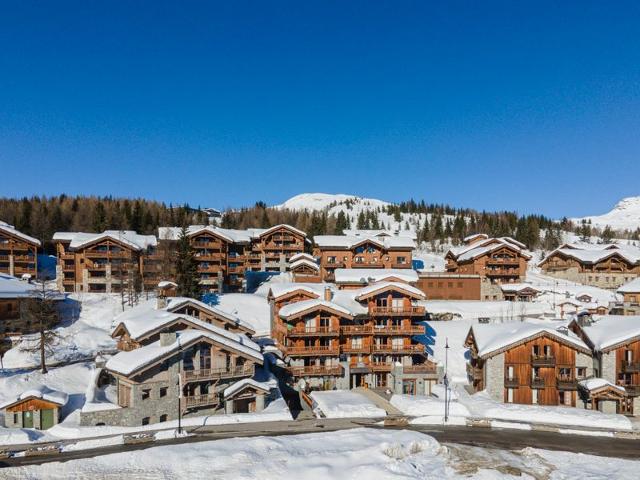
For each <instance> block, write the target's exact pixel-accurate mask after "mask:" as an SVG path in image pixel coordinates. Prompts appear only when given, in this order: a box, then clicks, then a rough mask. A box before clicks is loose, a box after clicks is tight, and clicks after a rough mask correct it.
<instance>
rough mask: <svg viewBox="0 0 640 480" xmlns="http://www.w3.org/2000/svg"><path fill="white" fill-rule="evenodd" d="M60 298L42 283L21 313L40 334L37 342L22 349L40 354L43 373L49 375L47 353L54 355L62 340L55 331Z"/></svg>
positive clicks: (25, 303) (23, 306)
mask: <svg viewBox="0 0 640 480" xmlns="http://www.w3.org/2000/svg"><path fill="white" fill-rule="evenodd" d="M58 296H59V293H58V292H57V291H55V290H49V289H47V288H46V285H45V282H42V283H41V288H38V289H35V290H33V293H32V294H31V296H29V298H27V299H26V300H25V301H24V302H23V304H22V308H21V311H20V315H21V317H22V318H23V319H24V320H26V321H28V322H30V323H31V324H32V325H35V326H36V328H37V332H38V333H37V335H38V339H37V340H36V341H35V342H29V343H28V344H27V345H26V346H23V347H21V349H22V350H23V351H26V352H30V353H35V352H40V369H41V370H42V373H47V364H46V355H47V353H49V354H51V353H53V345H54V344H55V343H56V340H58V339H59V338H60V335H58V334H57V333H56V332H55V331H54V330H53V327H55V326H56V325H57V323H58V321H59V314H58V307H57V305H56V302H57V297H58Z"/></svg>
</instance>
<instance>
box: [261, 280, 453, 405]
mask: <svg viewBox="0 0 640 480" xmlns="http://www.w3.org/2000/svg"><path fill="white" fill-rule="evenodd" d="M267 298H268V301H269V303H270V305H271V312H272V319H271V331H272V338H274V340H276V345H277V346H278V347H279V348H280V349H281V351H282V352H283V355H284V358H285V362H286V363H287V369H288V371H289V373H290V374H291V376H292V379H293V382H294V384H295V385H296V386H298V387H299V388H302V387H303V386H304V387H308V388H310V389H316V390H327V389H334V388H338V389H349V388H355V387H359V386H368V387H370V388H384V389H390V390H392V391H394V392H396V393H406V394H428V393H430V392H431V387H432V386H433V385H434V384H435V383H436V382H437V381H438V379H439V378H441V376H442V371H441V370H438V368H437V366H436V364H435V363H434V362H432V361H431V360H429V358H428V356H427V353H426V351H425V344H424V343H423V342H424V341H425V338H424V335H425V324H424V321H425V316H426V311H425V307H424V306H421V305H419V304H418V302H419V301H420V300H422V299H423V298H424V295H423V294H422V292H421V291H420V290H418V289H417V288H415V287H413V286H411V285H409V284H407V283H402V282H387V281H381V282H375V283H372V284H371V285H367V286H366V287H363V288H359V289H342V290H341V289H338V288H336V287H335V286H329V285H327V284H274V285H272V287H271V290H270V292H269V294H268V297H267Z"/></svg>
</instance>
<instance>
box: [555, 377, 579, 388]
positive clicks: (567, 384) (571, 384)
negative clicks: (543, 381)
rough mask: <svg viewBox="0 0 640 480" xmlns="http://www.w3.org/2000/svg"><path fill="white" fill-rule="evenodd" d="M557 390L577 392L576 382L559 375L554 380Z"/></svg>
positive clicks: (573, 379)
mask: <svg viewBox="0 0 640 480" xmlns="http://www.w3.org/2000/svg"><path fill="white" fill-rule="evenodd" d="M556 386H557V387H558V390H577V389H578V380H576V379H575V378H571V377H570V376H565V375H561V376H559V377H558V378H557V380H556Z"/></svg>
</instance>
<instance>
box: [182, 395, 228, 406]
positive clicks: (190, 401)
mask: <svg viewBox="0 0 640 480" xmlns="http://www.w3.org/2000/svg"><path fill="white" fill-rule="evenodd" d="M218 403H220V397H219V395H218V394H217V393H205V394H203V395H191V396H188V397H182V404H183V405H184V407H185V408H196V407H206V406H211V405H217V404H218Z"/></svg>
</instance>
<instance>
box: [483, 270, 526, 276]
mask: <svg viewBox="0 0 640 480" xmlns="http://www.w3.org/2000/svg"><path fill="white" fill-rule="evenodd" d="M486 273H487V276H488V277H507V276H508V277H516V276H519V275H520V272H519V271H518V270H504V269H497V270H491V269H488V270H487V272H486Z"/></svg>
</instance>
